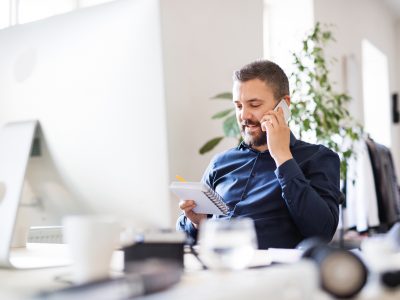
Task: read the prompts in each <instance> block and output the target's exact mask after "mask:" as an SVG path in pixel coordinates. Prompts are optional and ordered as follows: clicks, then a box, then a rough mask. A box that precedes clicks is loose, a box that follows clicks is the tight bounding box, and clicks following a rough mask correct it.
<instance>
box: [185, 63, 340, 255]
mask: <svg viewBox="0 0 400 300" xmlns="http://www.w3.org/2000/svg"><path fill="white" fill-rule="evenodd" d="M281 99H284V100H285V101H286V103H287V104H288V105H290V96H289V81H288V78H287V77H286V75H285V73H284V72H283V70H282V69H281V68H280V67H279V66H278V65H277V64H275V63H273V62H271V61H256V62H253V63H250V64H248V65H246V66H244V67H243V68H242V69H240V70H238V71H236V72H235V73H234V83H233V103H234V105H235V110H236V117H237V122H238V124H239V127H240V129H241V135H242V137H243V142H242V143H241V144H240V145H239V146H238V147H236V148H233V149H230V150H228V151H225V152H223V153H221V154H219V155H217V156H215V157H214V159H213V160H212V161H211V163H210V165H209V167H208V168H207V170H206V172H205V173H204V176H203V181H205V182H206V183H207V184H208V185H209V186H210V187H212V188H213V189H214V190H215V191H216V192H217V193H218V194H220V195H221V196H222V198H223V199H224V201H225V202H226V204H227V205H228V207H229V208H230V211H231V212H230V214H229V215H228V216H225V217H224V218H227V219H230V218H236V217H249V218H252V219H253V220H254V223H255V228H256V233H257V239H258V246H259V248H260V249H265V248H269V247H277V248H293V247H295V246H296V245H297V244H298V243H299V242H301V241H302V240H303V239H305V238H308V237H312V236H318V237H322V238H324V239H327V240H330V239H332V236H333V235H334V233H335V230H336V227H337V224H338V211H339V207H338V199H339V197H340V195H341V193H340V190H339V180H340V161H339V157H338V155H337V154H336V153H334V152H333V151H331V150H329V149H328V148H326V147H324V146H322V145H313V144H309V143H305V142H303V141H300V140H297V139H296V138H295V137H294V135H293V134H292V133H291V132H290V129H289V127H288V125H287V124H286V122H285V120H284V116H283V111H282V109H281V108H279V109H278V110H277V111H274V108H275V107H276V105H277V104H278V103H279V101H280V100H281ZM179 206H180V208H181V209H182V210H183V213H184V214H182V215H181V216H180V217H179V219H178V221H177V229H178V230H183V231H186V232H187V233H188V234H189V235H190V236H192V237H194V238H196V237H197V230H198V228H199V225H200V223H201V221H202V220H204V219H206V218H207V215H203V214H196V213H195V212H193V208H194V207H195V206H196V204H195V202H194V201H193V200H182V201H180V203H179Z"/></svg>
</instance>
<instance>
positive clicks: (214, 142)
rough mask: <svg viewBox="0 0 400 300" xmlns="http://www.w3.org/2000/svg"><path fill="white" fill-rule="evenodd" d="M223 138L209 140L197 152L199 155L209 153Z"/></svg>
mask: <svg viewBox="0 0 400 300" xmlns="http://www.w3.org/2000/svg"><path fill="white" fill-rule="evenodd" d="M223 138H224V137H223V136H219V137H216V138H213V139H211V140H209V141H208V142H206V143H205V144H204V145H203V146H202V147H201V148H200V150H199V153H200V154H205V153H207V152H210V151H211V150H212V149H214V148H215V147H216V146H217V145H218V144H219V143H220V142H221V140H222V139H223Z"/></svg>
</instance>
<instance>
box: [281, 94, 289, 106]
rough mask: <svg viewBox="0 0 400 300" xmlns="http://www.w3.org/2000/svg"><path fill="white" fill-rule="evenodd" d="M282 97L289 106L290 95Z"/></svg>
mask: <svg viewBox="0 0 400 300" xmlns="http://www.w3.org/2000/svg"><path fill="white" fill-rule="evenodd" d="M282 99H285V101H286V104H287V106H288V107H290V96H289V95H286V96H284V97H283V98H282Z"/></svg>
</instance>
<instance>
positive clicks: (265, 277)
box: [0, 244, 400, 300]
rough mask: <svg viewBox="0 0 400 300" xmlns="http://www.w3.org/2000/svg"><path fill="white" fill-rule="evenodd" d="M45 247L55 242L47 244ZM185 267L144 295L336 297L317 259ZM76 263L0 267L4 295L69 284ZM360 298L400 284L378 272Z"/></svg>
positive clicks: (385, 294) (399, 293) (190, 262)
mask: <svg viewBox="0 0 400 300" xmlns="http://www.w3.org/2000/svg"><path fill="white" fill-rule="evenodd" d="M41 246H42V247H52V245H51V244H42V245H41ZM121 254H122V253H121V252H116V253H115V255H114V257H113V267H114V268H115V269H117V270H118V269H119V268H120V267H121V262H122V255H121ZM264 257H265V263H266V264H268V258H267V252H266V251H259V252H257V255H256V258H255V261H254V262H253V264H254V265H260V264H263V263H264ZM185 266H187V267H186V269H185V273H184V275H183V277H182V280H181V282H180V283H179V284H177V285H175V286H173V287H172V288H170V289H168V290H166V291H164V292H160V293H156V294H153V295H148V296H146V297H142V298H141V299H146V300H160V299H163V300H164V299H174V300H175V299H190V300H195V299H202V300H204V299H207V300H208V299H219V300H223V299H229V300H232V299H252V300H253V299H266V298H267V296H268V295H270V296H271V295H274V299H316V300H324V299H332V298H331V297H330V296H329V295H327V294H325V293H324V292H322V291H320V290H319V289H318V287H317V282H318V279H317V271H316V269H315V266H314V265H313V264H312V263H308V262H300V263H296V264H287V265H279V266H271V267H266V268H253V269H247V270H243V271H235V272H221V271H220V272H217V271H203V270H202V269H201V266H200V264H199V263H198V262H197V261H196V259H195V258H194V257H193V256H192V255H190V254H187V255H185ZM71 270H72V267H71V266H68V267H58V268H47V269H33V270H7V269H0V282H1V283H0V299H9V300H14V299H15V300H19V299H29V298H30V297H31V296H32V295H34V294H36V293H38V292H40V291H44V290H52V289H59V288H63V287H66V286H68V285H69V284H68V283H66V282H65V281H64V279H66V278H68V275H69V274H70V273H71ZM356 299H371V300H372V299H383V300H392V299H393V300H394V299H400V289H397V290H396V291H394V292H391V291H385V290H383V289H382V288H380V287H379V285H378V284H377V281H376V280H375V279H374V278H372V279H371V280H370V283H369V284H368V286H367V287H366V288H364V290H363V291H362V293H361V294H360V295H359V296H358V297H357V298H356Z"/></svg>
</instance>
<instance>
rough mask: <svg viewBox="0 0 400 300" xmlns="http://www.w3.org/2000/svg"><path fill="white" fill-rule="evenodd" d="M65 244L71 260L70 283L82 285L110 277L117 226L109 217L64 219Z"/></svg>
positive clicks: (118, 230)
mask: <svg viewBox="0 0 400 300" xmlns="http://www.w3.org/2000/svg"><path fill="white" fill-rule="evenodd" d="M63 227H64V241H65V242H66V243H67V244H68V246H69V250H70V254H71V258H72V260H73V261H74V266H73V267H74V272H73V273H74V274H73V281H74V282H75V283H85V282H90V281H95V280H99V279H103V278H107V277H109V274H110V262H111V257H112V254H113V251H114V250H115V248H116V246H117V245H118V237H119V232H120V226H119V224H118V223H117V222H116V221H115V220H114V219H113V218H110V217H104V216H91V215H73V216H67V217H65V218H64V219H63Z"/></svg>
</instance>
